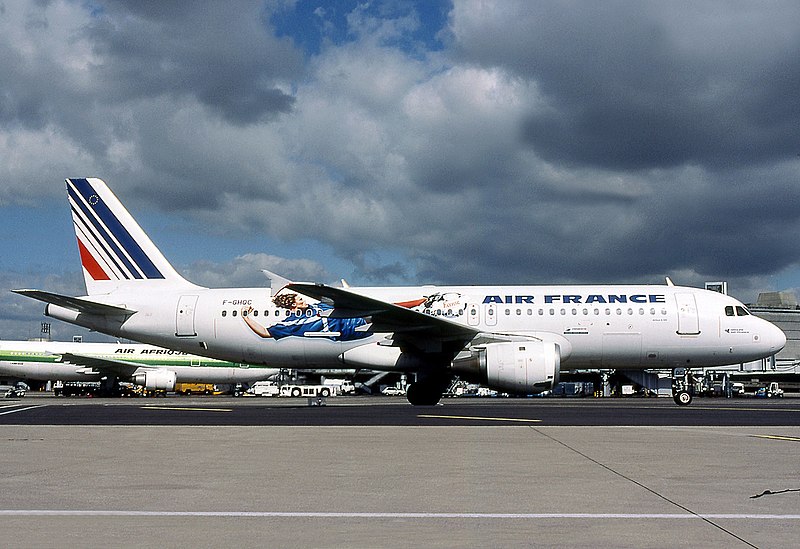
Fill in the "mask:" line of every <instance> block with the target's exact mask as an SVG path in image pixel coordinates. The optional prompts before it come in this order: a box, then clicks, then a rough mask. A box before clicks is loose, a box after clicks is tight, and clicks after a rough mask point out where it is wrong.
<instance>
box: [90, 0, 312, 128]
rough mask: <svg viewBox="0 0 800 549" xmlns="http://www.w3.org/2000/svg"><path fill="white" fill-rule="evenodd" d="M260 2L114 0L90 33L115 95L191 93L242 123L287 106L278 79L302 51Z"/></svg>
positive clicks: (292, 71)
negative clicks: (279, 34) (277, 33)
mask: <svg viewBox="0 0 800 549" xmlns="http://www.w3.org/2000/svg"><path fill="white" fill-rule="evenodd" d="M266 15H267V14H266V12H265V11H264V8H263V4H262V3H261V2H248V3H243V2H237V3H236V4H235V5H229V4H227V3H225V2H215V1H208V2H202V3H198V2H192V3H191V4H186V3H184V2H153V3H141V4H140V3H136V2H133V3H128V2H119V3H118V2H113V1H112V2H108V3H105V4H103V9H102V10H101V12H100V14H99V16H98V17H97V19H96V21H95V22H94V23H92V24H91V25H90V26H89V27H88V28H87V29H86V32H87V33H88V34H89V36H90V37H91V41H92V43H93V46H94V53H95V54H96V55H97V56H98V57H99V59H100V63H99V64H98V65H96V66H95V67H94V68H93V72H95V74H96V75H97V78H98V84H99V85H101V86H103V87H104V92H105V93H106V94H108V95H110V96H115V97H118V98H128V99H141V98H144V97H151V96H154V95H159V94H175V95H178V96H180V95H184V94H185V95H192V96H194V97H195V98H196V99H197V100H199V101H200V102H201V103H203V104H204V105H206V106H208V107H210V108H212V109H214V110H215V111H217V112H218V113H219V114H220V115H222V116H223V117H225V119H226V120H228V121H229V122H232V123H235V124H252V123H255V122H258V121H260V120H263V119H264V118H265V117H269V116H272V115H274V114H276V113H282V112H288V111H289V110H291V108H292V105H293V104H294V99H293V98H292V96H291V95H289V94H287V93H286V92H284V91H282V90H281V89H279V87H277V86H276V80H280V79H284V78H291V77H296V75H297V73H298V71H299V70H300V69H301V65H300V63H301V58H300V56H299V55H298V53H297V52H296V51H295V50H294V48H293V46H292V45H291V43H290V41H289V40H288V39H278V38H275V37H274V36H273V35H272V34H271V33H269V32H267V27H268V22H267V17H266Z"/></svg>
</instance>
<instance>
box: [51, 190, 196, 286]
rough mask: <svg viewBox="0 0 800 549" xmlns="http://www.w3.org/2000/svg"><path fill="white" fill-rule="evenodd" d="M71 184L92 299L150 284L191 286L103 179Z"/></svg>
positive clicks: (84, 265)
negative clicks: (100, 295)
mask: <svg viewBox="0 0 800 549" xmlns="http://www.w3.org/2000/svg"><path fill="white" fill-rule="evenodd" d="M66 182H67V194H68V195H69V204H70V208H71V209H72V221H73V224H74V226H75V236H76V237H77V239H78V251H79V252H80V257H81V265H83V275H84V280H85V281H86V291H87V293H88V295H93V294H106V293H110V292H113V291H115V290H117V289H121V288H123V287H127V286H129V285H131V284H134V285H135V287H137V288H139V287H141V283H146V282H150V283H154V284H159V285H162V284H171V283H176V282H177V283H181V284H189V283H188V282H187V281H186V280H185V279H184V278H183V277H181V276H180V275H179V274H178V273H177V272H176V271H175V269H173V268H172V266H171V265H170V264H169V262H168V261H167V260H166V258H165V257H164V256H163V254H162V253H161V252H160V251H159V250H158V248H156V246H155V244H153V242H152V241H151V240H150V238H149V237H148V236H147V235H146V234H145V233H144V231H143V230H142V229H141V227H140V226H139V224H138V223H136V221H135V220H134V219H133V217H132V216H131V215H130V214H129V213H128V210H126V209H125V207H124V206H123V205H122V203H121V202H120V201H119V199H117V197H116V196H115V195H114V193H112V192H111V190H110V189H109V188H108V186H106V184H105V183H104V182H103V181H102V180H101V179H97V178H88V179H78V178H75V179H67V180H66Z"/></svg>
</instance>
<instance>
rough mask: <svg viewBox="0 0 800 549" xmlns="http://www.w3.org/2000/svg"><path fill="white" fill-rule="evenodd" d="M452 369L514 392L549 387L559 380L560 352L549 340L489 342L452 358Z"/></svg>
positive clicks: (542, 389)
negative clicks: (461, 355)
mask: <svg viewBox="0 0 800 549" xmlns="http://www.w3.org/2000/svg"><path fill="white" fill-rule="evenodd" d="M452 369H453V371H454V373H457V374H461V375H463V376H464V377H466V378H471V379H472V380H473V381H477V382H478V383H481V384H483V385H486V386H487V387H489V388H491V389H496V390H499V391H506V392H509V393H515V394H522V395H526V394H535V393H541V392H542V391H547V390H552V389H553V387H555V385H556V384H557V383H558V378H559V372H560V369H561V353H560V351H559V348H558V345H556V344H555V343H553V342H551V341H513V342H504V343H489V344H487V345H481V346H480V347H475V348H473V349H472V351H471V354H470V356H469V357H466V358H460V359H456V360H454V361H453V366H452Z"/></svg>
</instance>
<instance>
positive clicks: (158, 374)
mask: <svg viewBox="0 0 800 549" xmlns="http://www.w3.org/2000/svg"><path fill="white" fill-rule="evenodd" d="M175 379H176V376H175V372H173V371H172V370H147V371H146V372H142V373H139V374H136V375H134V376H133V382H134V383H135V384H136V385H143V386H144V387H145V388H147V389H152V390H156V391H172V390H174V389H175Z"/></svg>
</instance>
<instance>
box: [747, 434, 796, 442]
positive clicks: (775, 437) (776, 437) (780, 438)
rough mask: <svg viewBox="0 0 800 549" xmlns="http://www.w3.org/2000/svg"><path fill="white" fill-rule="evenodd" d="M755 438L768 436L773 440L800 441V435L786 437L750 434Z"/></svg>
mask: <svg viewBox="0 0 800 549" xmlns="http://www.w3.org/2000/svg"><path fill="white" fill-rule="evenodd" d="M750 436H751V437H753V438H768V439H771V440H787V441H789V442H800V437H785V436H781V435H750Z"/></svg>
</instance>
